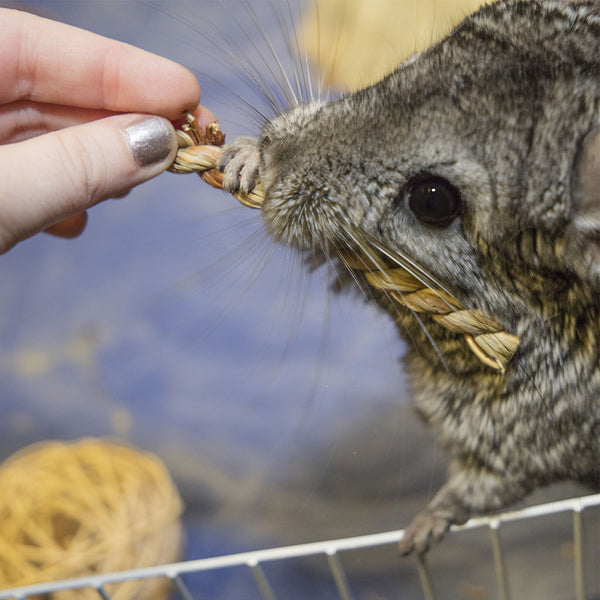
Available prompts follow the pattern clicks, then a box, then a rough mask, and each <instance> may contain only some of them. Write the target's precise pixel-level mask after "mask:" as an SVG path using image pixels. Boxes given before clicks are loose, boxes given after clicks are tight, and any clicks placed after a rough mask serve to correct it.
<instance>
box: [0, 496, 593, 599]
mask: <svg viewBox="0 0 600 600" xmlns="http://www.w3.org/2000/svg"><path fill="white" fill-rule="evenodd" d="M597 506H600V494H594V495H590V496H583V497H580V498H571V499H567V500H561V501H558V502H549V503H546V504H540V505H537V506H532V507H528V508H525V509H522V510H515V511H511V512H506V513H502V514H499V515H496V516H490V517H477V518H473V519H471V520H469V521H468V522H467V523H465V524H464V525H460V526H453V527H452V528H451V531H452V532H461V531H466V530H469V529H475V528H482V527H487V528H488V529H489V531H490V543H491V546H492V551H493V560H494V568H495V573H496V585H497V594H498V598H500V600H511V594H510V586H509V573H508V570H507V567H506V561H505V559H504V552H503V548H502V543H501V540H500V536H499V531H500V529H501V527H502V525H503V524H505V523H509V522H513V521H521V520H525V519H533V518H538V517H542V516H546V515H556V514H558V513H564V512H571V513H572V517H573V524H572V531H573V569H574V585H575V589H574V598H575V599H576V600H585V598H586V589H585V573H584V564H585V556H584V544H583V517H582V514H583V512H584V511H585V509H587V508H591V507H597ZM403 536H404V531H403V530H397V531H388V532H384V533H378V534H372V535H363V536H358V537H351V538H343V539H337V540H329V541H322V542H314V543H308V544H300V545H295V546H285V547H280V548H271V549H265V550H256V551H252V552H244V553H239V554H230V555H224V556H217V557H211V558H202V559H198V560H190V561H185V562H179V563H172V564H167V565H159V566H155V567H147V568H142V569H135V570H131V571H122V572H118V573H108V574H104V575H93V576H88V577H79V578H76V579H69V580H64V581H55V582H49V583H43V584H36V585H30V586H25V587H19V588H12V589H7V590H0V600H29V599H30V598H32V597H33V596H36V595H39V594H50V593H53V592H58V591H62V590H67V589H81V588H93V589H95V590H96V592H97V594H98V597H99V598H100V599H102V600H111V596H110V594H109V593H108V591H107V589H106V586H107V585H108V584H112V583H120V582H124V581H131V580H141V579H146V578H151V577H152V578H155V577H164V578H166V579H168V580H169V581H170V582H171V583H172V584H173V586H174V587H175V589H177V591H178V592H179V593H180V595H181V597H182V598H183V600H193V595H192V593H191V592H190V590H189V589H188V587H187V586H186V584H185V583H184V581H183V579H182V577H181V576H182V575H184V574H189V573H199V572H202V571H212V570H216V569H223V568H226V567H245V568H247V569H249V571H250V573H251V574H252V576H253V578H254V581H255V584H256V588H257V591H258V593H259V595H260V598H262V599H263V600H284V597H283V596H279V595H277V594H276V593H275V591H274V590H273V587H272V585H271V583H270V582H269V579H268V577H267V575H266V573H265V571H264V569H263V565H265V564H266V563H270V562H274V561H287V560H294V559H299V558H303V557H313V556H324V557H325V558H326V559H327V563H328V566H329V571H330V574H331V577H332V579H333V582H334V583H335V587H336V588H337V593H338V597H339V598H340V600H354V595H353V592H352V590H351V587H350V584H349V580H348V577H347V574H346V570H345V569H344V566H343V563H342V560H341V557H340V553H342V552H347V551H351V550H359V549H365V548H375V547H379V546H386V545H390V544H398V543H399V542H400V541H401V540H402V538H403ZM415 562H416V569H417V571H418V575H419V580H420V584H421V589H422V593H423V598H424V600H435V598H436V596H435V594H434V588H433V585H432V578H431V574H430V572H429V568H428V566H427V561H426V559H425V557H422V556H419V557H417V559H416V561H415Z"/></svg>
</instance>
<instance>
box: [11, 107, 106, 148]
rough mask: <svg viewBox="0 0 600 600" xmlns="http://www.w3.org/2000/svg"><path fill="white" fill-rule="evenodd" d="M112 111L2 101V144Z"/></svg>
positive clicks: (83, 121) (81, 121) (101, 115)
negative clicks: (5, 102) (3, 103)
mask: <svg viewBox="0 0 600 600" xmlns="http://www.w3.org/2000/svg"><path fill="white" fill-rule="evenodd" d="M113 114H115V113H113V112H110V111H107V110H97V109H92V108H76V107H72V106H57V105H56V104H45V103H38V102H31V101H30V100H17V101H15V102H11V103H10V104H5V105H0V144H7V143H12V142H20V141H22V140H27V139H29V138H32V137H35V136H37V135H42V134H44V133H49V132H50V131H56V130H58V129H65V128H66V127H73V126H74V125H81V124H82V123H88V122H89V121H95V120H96V119H102V118H104V117H108V116H110V115H113Z"/></svg>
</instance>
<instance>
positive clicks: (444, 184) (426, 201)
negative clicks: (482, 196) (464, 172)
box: [408, 175, 461, 227]
mask: <svg viewBox="0 0 600 600" xmlns="http://www.w3.org/2000/svg"><path fill="white" fill-rule="evenodd" d="M408 206H409V207H410V210H411V211H412V212H413V213H414V215H415V216H416V217H417V219H419V220H420V221H423V222H425V223H431V224H433V225H438V226H440V227H446V226H447V225H450V223H451V222H452V221H453V219H454V218H455V217H456V216H457V215H458V213H459V212H460V208H461V200H460V193H459V191H458V190H457V189H456V188H455V187H454V186H453V185H452V184H451V183H449V182H448V181H446V180H445V179H444V178H443V177H438V176H436V175H420V176H418V177H416V178H415V179H413V180H412V181H411V182H410V183H409V186H408Z"/></svg>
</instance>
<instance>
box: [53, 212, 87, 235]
mask: <svg viewBox="0 0 600 600" xmlns="http://www.w3.org/2000/svg"><path fill="white" fill-rule="evenodd" d="M86 225H87V212H85V211H84V212H80V213H78V214H76V215H73V216H72V217H67V218H66V219H64V220H62V221H59V222H58V223H55V224H54V225H50V227H46V229H44V232H45V233H49V234H51V235H54V236H56V237H61V238H67V239H71V238H76V237H78V236H80V235H81V234H82V233H83V230H84V229H85V226H86Z"/></svg>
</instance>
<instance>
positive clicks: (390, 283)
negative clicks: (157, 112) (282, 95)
mask: <svg viewBox="0 0 600 600" xmlns="http://www.w3.org/2000/svg"><path fill="white" fill-rule="evenodd" d="M178 136H179V145H180V148H179V151H178V152H177V156H176V158H175V161H174V163H173V165H172V166H171V167H170V170H171V171H173V172H174V173H198V174H199V175H200V177H202V179H203V180H204V181H206V182H207V183H208V184H210V185H212V186H213V187H216V188H219V189H222V183H223V173H222V172H221V171H219V170H218V169H217V168H216V164H217V157H218V155H219V151H220V150H219V147H218V146H220V145H221V144H223V142H224V139H225V136H224V135H223V134H222V133H221V132H220V131H219V126H218V123H217V122H214V123H210V124H209V125H208V126H207V128H206V131H205V132H202V131H201V130H200V128H199V127H198V125H197V123H196V121H195V120H194V118H193V117H192V116H191V115H188V119H187V122H186V123H185V124H184V125H183V126H182V130H181V131H178ZM233 195H234V196H235V197H236V198H237V200H238V201H239V202H240V203H242V204H243V205H244V206H248V207H250V208H261V206H262V203H263V201H264V191H263V189H262V187H261V185H260V183H259V184H258V185H257V186H256V187H255V188H254V189H253V190H252V192H250V193H249V194H243V193H240V192H236V193H234V194H233ZM344 262H345V263H346V264H347V265H348V266H349V267H350V268H352V269H357V270H361V271H364V272H365V277H366V278H367V281H368V282H369V284H370V285H372V286H373V287H374V288H376V289H379V290H385V291H386V292H387V293H388V294H389V297H390V298H391V299H392V300H393V301H394V302H397V303H398V304H400V305H402V306H406V307H408V308H409V309H411V310H413V311H415V312H420V313H427V314H429V315H431V317H432V318H433V320H434V321H436V322H437V323H439V324H440V325H442V326H443V327H445V328H446V329H448V330H449V331H452V332H454V333H457V334H461V335H463V336H464V338H465V341H466V343H467V347H468V348H469V349H470V350H471V351H472V352H473V353H474V354H475V356H477V358H478V359H479V360H480V361H481V362H482V363H483V364H485V365H487V366H488V367H490V368H492V369H494V370H496V371H499V372H500V373H504V372H505V371H506V369H507V368H508V366H509V364H510V362H511V360H512V358H513V356H514V355H515V353H516V351H517V349H518V347H519V338H518V337H517V336H516V335H513V334H511V333H507V332H506V331H504V330H503V327H502V326H500V325H499V324H498V323H496V321H494V320H493V319H490V318H489V317H487V316H485V315H484V314H483V313H482V312H481V311H480V310H478V309H471V310H468V309H465V308H464V307H462V306H461V305H460V303H459V302H457V301H456V300H455V299H454V298H452V297H450V296H449V295H448V294H447V293H446V292H444V291H443V290H440V289H435V288H431V287H427V286H426V285H425V284H424V283H423V282H422V281H420V280H419V279H417V278H416V277H415V276H414V275H413V274H412V273H410V272H409V271H407V270H405V269H402V268H400V267H398V266H396V265H394V266H393V267H391V266H390V265H388V264H386V263H385V261H383V259H381V260H379V259H374V258H373V257H363V256H361V257H360V258H358V259H349V258H348V257H344Z"/></svg>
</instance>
